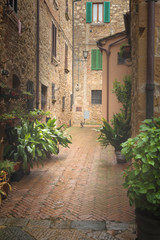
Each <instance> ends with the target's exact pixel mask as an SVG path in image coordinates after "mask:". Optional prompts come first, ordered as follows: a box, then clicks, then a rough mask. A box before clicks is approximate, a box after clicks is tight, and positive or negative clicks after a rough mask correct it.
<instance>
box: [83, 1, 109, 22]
mask: <svg viewBox="0 0 160 240" xmlns="http://www.w3.org/2000/svg"><path fill="white" fill-rule="evenodd" d="M86 22H87V23H92V22H93V23H102V22H105V23H109V22H110V2H104V3H92V2H87V3H86Z"/></svg>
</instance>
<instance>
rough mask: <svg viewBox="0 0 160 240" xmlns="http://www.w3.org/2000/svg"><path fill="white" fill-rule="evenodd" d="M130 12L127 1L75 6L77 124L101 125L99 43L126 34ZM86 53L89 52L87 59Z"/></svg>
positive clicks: (92, 2) (81, 2)
mask: <svg viewBox="0 0 160 240" xmlns="http://www.w3.org/2000/svg"><path fill="white" fill-rule="evenodd" d="M128 10H129V1H128V0H125V1H124V0H120V1H117V0H111V1H104V0H102V1H94V0H93V1H86V0H81V1H79V2H77V3H76V2H75V4H74V36H73V37H74V66H73V81H74V109H73V123H74V124H80V123H81V122H84V121H85V123H88V124H98V123H100V122H101V118H102V116H103V115H102V105H103V103H102V100H103V99H102V91H103V89H102V88H103V87H102V65H103V63H102V54H101V52H100V50H99V48H98V47H97V44H96V42H97V41H98V40H99V39H101V38H104V37H107V36H110V35H113V34H115V33H118V32H121V31H123V30H124V19H123V17H124V16H123V15H124V14H125V13H126V12H127V11H128ZM84 51H87V52H88V56H87V58H86V59H85V58H84V56H83V52H84ZM84 119H85V120H84Z"/></svg>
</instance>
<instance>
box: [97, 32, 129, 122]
mask: <svg viewBox="0 0 160 240" xmlns="http://www.w3.org/2000/svg"><path fill="white" fill-rule="evenodd" d="M126 38H127V36H125V37H123V38H121V39H119V40H117V41H115V42H113V43H111V44H109V46H108V49H106V48H103V47H101V46H100V42H99V41H98V42H97V46H98V48H99V49H100V50H102V51H105V53H106V56H107V122H109V60H110V55H111V51H110V50H111V47H112V46H114V45H115V44H117V43H119V42H121V41H123V40H124V39H126Z"/></svg>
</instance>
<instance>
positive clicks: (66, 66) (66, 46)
mask: <svg viewBox="0 0 160 240" xmlns="http://www.w3.org/2000/svg"><path fill="white" fill-rule="evenodd" d="M64 69H65V72H66V73H68V72H69V70H68V45H67V44H66V43H65V66H64Z"/></svg>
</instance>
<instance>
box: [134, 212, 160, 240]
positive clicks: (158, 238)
mask: <svg viewBox="0 0 160 240" xmlns="http://www.w3.org/2000/svg"><path fill="white" fill-rule="evenodd" d="M135 213H136V223H137V237H138V238H137V240H160V220H157V219H154V218H150V217H148V216H146V215H145V214H142V213H141V212H140V211H139V209H136V211H135Z"/></svg>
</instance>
